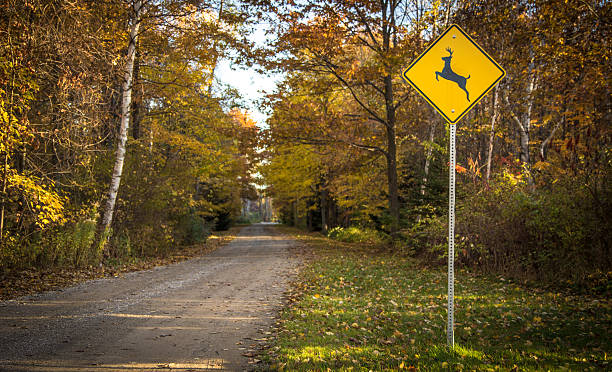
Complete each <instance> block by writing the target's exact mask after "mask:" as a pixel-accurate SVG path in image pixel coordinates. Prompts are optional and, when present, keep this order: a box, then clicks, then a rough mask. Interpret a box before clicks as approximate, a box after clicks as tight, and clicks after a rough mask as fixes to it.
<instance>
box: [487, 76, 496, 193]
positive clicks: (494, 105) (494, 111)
mask: <svg viewBox="0 0 612 372" xmlns="http://www.w3.org/2000/svg"><path fill="white" fill-rule="evenodd" d="M498 95H499V86H496V87H495V95H494V96H493V115H492V117H491V131H490V132H489V153H488V155H487V183H489V177H490V176H491V161H492V158H493V141H494V140H495V122H496V121H497V113H498V112H499V108H498V103H497V97H498Z"/></svg>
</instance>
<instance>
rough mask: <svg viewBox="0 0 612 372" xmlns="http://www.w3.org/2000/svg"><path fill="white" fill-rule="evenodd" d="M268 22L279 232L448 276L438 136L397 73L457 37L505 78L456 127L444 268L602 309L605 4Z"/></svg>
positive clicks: (340, 10)
mask: <svg viewBox="0 0 612 372" xmlns="http://www.w3.org/2000/svg"><path fill="white" fill-rule="evenodd" d="M279 3H281V2H279ZM277 5H278V7H277V8H275V13H274V14H275V17H274V18H273V19H271V20H270V22H272V23H273V24H275V25H276V26H277V27H276V28H275V30H276V31H277V39H278V40H279V42H277V43H275V44H274V48H275V49H273V51H274V52H275V54H274V58H272V60H273V62H275V63H276V64H274V63H272V62H270V65H271V67H275V68H276V69H278V70H279V71H282V72H285V73H286V78H285V80H284V81H283V84H279V85H278V88H277V90H276V91H275V92H274V93H273V94H270V95H269V96H268V100H267V102H266V103H267V105H268V106H269V108H270V111H271V113H272V115H271V117H270V119H269V120H268V124H269V128H267V129H266V131H265V134H266V137H265V139H266V141H265V144H266V145H267V147H266V149H267V151H268V161H267V162H266V163H265V164H264V165H263V166H262V167H261V173H262V175H263V176H264V179H265V183H266V185H267V186H268V188H267V192H268V194H269V195H270V196H271V197H272V198H273V199H274V204H275V206H276V208H277V210H278V215H279V218H280V220H281V221H282V222H284V223H286V224H288V225H291V226H297V227H300V228H303V229H306V230H310V231H322V232H323V233H324V234H326V233H327V232H329V234H330V237H333V238H334V239H337V240H340V241H345V242H350V241H366V240H367V241H373V240H377V239H383V240H389V241H391V245H392V246H393V249H394V251H396V252H398V253H404V254H408V255H410V256H412V257H415V258H418V259H419V260H421V261H423V262H426V263H427V264H428V265H430V266H432V267H434V266H440V265H444V264H445V262H446V260H447V256H446V251H447V231H448V173H449V151H448V144H449V125H448V123H446V122H444V120H443V119H442V118H441V116H440V115H438V113H437V112H435V111H434V110H433V109H432V108H431V107H430V106H429V105H428V104H427V102H426V101H425V100H424V99H423V98H422V97H421V96H420V95H419V94H418V93H417V92H416V90H415V89H413V88H412V87H411V86H410V85H409V84H407V83H406V82H405V81H403V80H402V71H403V70H404V69H406V68H407V67H408V66H409V65H410V63H411V62H412V61H413V60H415V59H416V58H417V57H418V56H419V55H420V54H421V53H422V52H423V51H424V50H426V49H427V47H428V45H430V44H431V43H432V42H433V41H434V40H436V38H437V37H438V36H439V35H441V34H442V33H443V32H444V31H445V30H446V29H447V27H448V26H449V25H451V24H457V25H459V26H460V27H461V28H463V29H465V30H466V32H467V33H468V34H469V35H470V36H471V37H472V38H473V39H474V40H475V41H476V42H477V43H478V44H479V45H480V46H481V47H482V48H483V49H484V50H485V51H487V52H488V53H489V54H490V55H491V57H492V58H493V59H495V60H496V61H497V62H498V63H499V64H500V65H501V66H502V67H503V68H504V69H505V70H506V72H507V75H506V76H505V77H504V79H503V80H502V81H501V82H500V83H499V84H498V85H497V86H496V87H495V88H494V89H492V90H491V91H490V92H489V93H488V94H487V95H485V96H484V97H483V98H482V100H480V102H479V103H478V104H477V105H476V106H474V109H472V110H471V111H470V112H469V113H467V114H466V115H465V116H464V117H463V118H462V119H461V120H460V121H459V122H458V123H457V124H456V127H457V128H456V129H457V151H456V153H457V167H456V169H455V171H456V172H457V181H456V190H457V198H456V203H457V207H456V237H455V241H456V245H457V247H456V254H457V256H456V260H457V264H458V265H459V266H460V267H465V268H469V269H470V270H471V271H473V272H479V273H483V274H488V275H501V276H503V277H505V278H511V279H513V280H515V281H517V282H521V283H532V284H533V285H535V286H540V287H550V288H553V287H554V288H571V289H573V290H574V292H575V293H595V294H604V293H611V292H612V254H611V245H612V241H611V236H612V235H611V234H610V229H609V225H610V224H609V221H608V219H609V216H610V215H611V214H612V188H611V187H610V184H611V183H610V180H611V176H612V161H611V155H612V153H611V152H610V148H611V147H610V144H611V141H610V139H611V137H610V134H611V132H610V128H609V127H610V125H609V124H610V112H611V101H610V89H611V88H610V81H609V79H607V78H606V76H610V75H611V73H612V70H611V68H610V66H611V65H610V64H605V63H602V61H607V60H609V59H610V50H612V48H610V45H609V40H612V37H611V36H612V35H611V34H610V32H611V31H610V30H611V29H610V27H608V24H607V23H606V22H605V21H603V20H604V19H609V18H610V14H612V13H611V12H612V6H611V4H610V3H602V2H580V3H576V2H574V3H572V4H571V5H567V4H565V3H564V2H563V1H538V0H534V1H505V0H502V1H490V0H479V1H470V2H455V1H452V0H444V1H431V2H430V1H424V2H406V1H381V2H379V3H378V2H377V3H376V4H374V3H372V2H367V1H344V0H333V1H313V2H306V3H301V2H298V3H297V4H295V5H287V6H285V7H283V6H282V5H281V4H277ZM596 40H597V41H596ZM440 53H441V54H440V56H441V57H444V56H445V55H446V53H447V52H442V51H440ZM453 58H460V57H458V56H457V52H455V54H454V57H453ZM455 61H456V59H455ZM442 67H443V61H442V59H440V65H439V67H438V68H440V69H441V68H442ZM467 70H468V68H466V71H464V72H463V74H464V76H467V75H468V73H474V74H475V73H477V72H476V71H467ZM431 76H432V81H435V80H433V79H434V76H435V74H434V73H433V72H432V75H431ZM473 76H475V75H473ZM436 84H437V82H436ZM440 84H441V83H440ZM468 86H469V84H468ZM455 88H456V87H455ZM440 89H443V88H440ZM449 89H450V88H449ZM468 89H469V88H468ZM378 236H380V238H377V237H378Z"/></svg>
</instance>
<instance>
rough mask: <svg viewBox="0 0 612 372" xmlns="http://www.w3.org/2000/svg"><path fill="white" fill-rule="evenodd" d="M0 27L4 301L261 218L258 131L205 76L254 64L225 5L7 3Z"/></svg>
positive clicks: (235, 9) (0, 270)
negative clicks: (18, 290) (7, 295)
mask: <svg viewBox="0 0 612 372" xmlns="http://www.w3.org/2000/svg"><path fill="white" fill-rule="evenodd" d="M0 19H1V20H2V22H0V279H1V280H2V286H3V287H4V288H5V289H7V290H10V288H9V287H10V283H12V281H11V280H12V279H11V278H13V277H15V276H16V275H18V273H26V274H24V275H25V276H24V279H27V278H28V275H29V274H27V273H32V275H33V276H35V277H38V276H44V274H45V273H49V272H66V273H67V274H70V273H74V274H75V275H81V274H83V275H85V276H88V275H89V274H87V271H91V272H92V274H91V275H93V276H96V275H101V274H100V273H101V272H107V271H113V270H115V268H116V267H119V266H121V265H128V266H130V265H132V263H133V262H141V261H142V262H149V261H155V260H157V259H162V260H163V259H166V258H168V257H174V256H177V255H181V254H182V253H181V252H183V251H184V250H185V249H189V248H188V247H191V246H194V245H203V244H204V243H205V242H206V240H207V239H209V237H210V236H211V234H213V233H214V232H215V231H224V230H227V229H228V228H229V227H230V226H231V225H232V224H233V223H234V222H236V220H237V218H238V217H239V216H240V215H241V214H245V213H246V212H249V213H252V212H257V211H255V210H252V211H246V210H245V209H244V208H243V200H253V201H255V200H257V199H258V197H259V196H258V194H257V191H256V190H255V187H254V185H253V177H252V174H253V173H254V167H255V164H256V163H257V162H258V161H259V158H260V157H259V155H258V153H257V151H256V148H257V146H259V145H258V143H259V136H258V128H257V127H256V126H255V122H254V121H253V120H252V119H251V118H250V116H249V114H248V113H246V112H245V111H244V110H243V109H241V106H240V97H239V96H238V94H237V92H235V91H234V90H233V89H231V88H230V87H227V86H225V85H223V84H221V83H220V82H218V81H217V80H216V76H215V69H216V67H217V64H218V63H219V61H220V60H221V58H227V59H232V58H244V57H245V56H246V55H247V54H249V53H250V51H251V49H250V45H249V44H248V43H247V42H246V40H245V38H244V35H246V34H247V33H248V32H247V31H246V30H247V29H248V28H249V24H250V22H251V21H252V20H250V19H249V15H248V14H246V13H244V12H243V11H242V10H241V8H240V7H239V6H238V5H237V3H235V2H232V1H227V0H225V1H220V2H219V1H216V2H193V1H183V0H176V1H174V0H169V1H148V0H142V1H141V0H134V1H131V0H127V1H107V2H71V1H64V0H34V1H21V0H9V1H6V2H2V4H0ZM230 53H231V54H232V56H231V57H230V55H229V54H230ZM253 204H255V203H253ZM47 277H48V280H50V281H51V282H54V283H51V284H52V285H55V284H56V283H55V282H56V280H54V279H52V277H51V276H47ZM42 281H44V280H42V279H41V280H40V281H38V280H37V281H36V283H33V285H32V287H33V288H40V289H42V288H47V286H46V285H42V284H40V283H39V282H42ZM39 284H40V285H39Z"/></svg>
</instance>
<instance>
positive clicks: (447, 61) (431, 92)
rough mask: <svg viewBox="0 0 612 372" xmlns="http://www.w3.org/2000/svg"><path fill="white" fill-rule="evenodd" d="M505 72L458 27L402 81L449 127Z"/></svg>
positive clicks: (432, 47)
mask: <svg viewBox="0 0 612 372" xmlns="http://www.w3.org/2000/svg"><path fill="white" fill-rule="evenodd" d="M505 75H506V72H505V71H504V69H503V68H501V66H500V65H499V64H497V62H495V61H494V60H493V58H491V57H490V56H489V55H488V54H487V52H485V51H484V50H483V49H482V48H481V47H480V46H479V45H478V44H476V42H475V41H474V40H472V38H470V36H469V35H468V34H466V33H465V31H463V30H462V29H461V28H460V27H459V26H457V25H452V26H450V27H449V28H448V29H447V30H446V31H444V33H443V34H442V35H441V36H440V37H438V38H437V39H436V41H434V42H433V43H431V45H430V46H429V47H428V48H427V49H426V50H425V52H423V54H421V56H420V57H419V58H417V59H416V60H415V61H414V62H412V64H410V66H409V67H408V68H407V69H406V70H404V73H403V74H402V76H403V78H404V79H405V80H406V81H407V82H408V83H409V84H410V85H412V86H413V87H414V89H416V90H417V91H418V92H419V93H420V94H421V95H422V96H423V97H424V98H425V99H426V100H427V102H429V104H430V105H432V106H433V107H434V108H435V109H436V110H438V112H439V113H440V114H441V115H442V116H443V117H444V119H446V121H448V122H449V123H451V124H455V123H456V122H457V121H459V119H461V118H462V117H463V116H464V115H465V114H467V112H468V111H470V110H471V109H472V107H474V105H476V103H478V101H480V99H481V98H482V97H484V96H485V94H487V93H488V92H489V91H490V90H491V89H492V88H493V87H494V86H495V85H496V84H497V83H498V82H499V81H500V80H501V79H502V78H503V77H504V76H505Z"/></svg>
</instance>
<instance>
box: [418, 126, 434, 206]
mask: <svg viewBox="0 0 612 372" xmlns="http://www.w3.org/2000/svg"><path fill="white" fill-rule="evenodd" d="M435 134H436V121H435V120H432V121H431V126H430V127H429V144H430V145H429V146H428V147H427V152H426V153H425V167H424V168H423V183H421V195H422V196H425V188H426V186H427V178H428V177H429V165H430V163H431V154H432V152H433V146H431V143H432V142H433V140H434V136H435Z"/></svg>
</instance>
